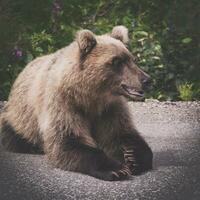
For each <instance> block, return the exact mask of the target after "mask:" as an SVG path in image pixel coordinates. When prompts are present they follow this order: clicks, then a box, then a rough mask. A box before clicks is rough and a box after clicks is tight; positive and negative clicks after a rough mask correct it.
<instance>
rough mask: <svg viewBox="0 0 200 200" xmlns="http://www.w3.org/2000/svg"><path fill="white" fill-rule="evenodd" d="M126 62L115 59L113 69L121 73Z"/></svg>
mask: <svg viewBox="0 0 200 200" xmlns="http://www.w3.org/2000/svg"><path fill="white" fill-rule="evenodd" d="M123 65H124V62H123V60H122V59H121V58H118V57H115V58H113V60H112V68H113V70H114V71H116V72H120V71H121V70H122V68H123Z"/></svg>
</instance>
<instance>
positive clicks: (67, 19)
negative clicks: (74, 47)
mask: <svg viewBox="0 0 200 200" xmlns="http://www.w3.org/2000/svg"><path fill="white" fill-rule="evenodd" d="M197 5H199V2H198V0H191V1H187V0H173V1H172V0H170V1H163V0H149V1H144V0H134V1H133V0H127V1H123V0H94V1H91V0H90V1H89V0H85V1H81V0H68V1H65V0H43V1H39V0H34V1H33V0H29V1H27V0H18V1H12V0H1V2H0V11H1V12H0V27H1V29H0V46H1V49H0V58H1V59H0V100H1V99H6V98H7V97H8V94H9V91H10V87H11V85H12V84H13V81H14V80H15V78H16V76H17V75H18V74H19V72H20V71H21V70H22V69H23V68H24V66H25V65H26V64H27V63H28V62H30V61H31V60H33V59H34V58H35V57H37V56H41V55H45V54H48V53H52V52H54V51H56V50H57V49H59V48H62V47H64V46H66V45H68V44H69V43H70V42H71V41H72V40H73V38H74V35H75V33H76V31H77V30H79V29H81V28H87V29H90V30H92V31H94V32H95V33H96V34H103V33H107V32H110V31H111V29H112V28H113V26H115V25H120V24H123V25H125V26H127V27H128V29H129V30H130V39H131V43H130V50H131V51H132V52H133V54H135V55H136V56H137V58H138V65H139V66H140V67H141V68H143V69H144V70H145V71H147V72H148V73H149V74H150V75H151V77H152V80H153V85H152V89H151V91H150V92H149V94H148V96H149V97H151V98H157V99H159V100H179V99H181V100H196V99H200V94H199V93H200V89H199V88H200V75H199V74H200V67H199V64H200V57H199V44H200V37H199V35H200V26H199V21H200V19H199V7H198V6H197ZM188 83H190V84H188Z"/></svg>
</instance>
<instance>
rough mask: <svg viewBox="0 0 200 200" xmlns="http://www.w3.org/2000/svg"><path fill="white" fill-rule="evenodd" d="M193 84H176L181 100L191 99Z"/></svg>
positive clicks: (192, 96) (192, 97)
mask: <svg viewBox="0 0 200 200" xmlns="http://www.w3.org/2000/svg"><path fill="white" fill-rule="evenodd" d="M192 87H193V84H190V83H184V84H180V85H179V86H178V91H179V93H180V98H181V100H183V101H191V100H193V99H194V92H193V90H192Z"/></svg>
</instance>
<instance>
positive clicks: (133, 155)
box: [122, 146, 153, 175]
mask: <svg viewBox="0 0 200 200" xmlns="http://www.w3.org/2000/svg"><path fill="white" fill-rule="evenodd" d="M122 149H123V153H124V160H125V163H126V165H127V166H128V167H129V169H130V170H131V173H132V174H133V175H138V174H141V173H143V172H145V171H147V170H150V169H152V159H153V153H152V151H151V149H150V148H149V147H145V148H136V147H134V146H124V147H123V148H122Z"/></svg>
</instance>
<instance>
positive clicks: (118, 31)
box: [111, 26, 129, 45]
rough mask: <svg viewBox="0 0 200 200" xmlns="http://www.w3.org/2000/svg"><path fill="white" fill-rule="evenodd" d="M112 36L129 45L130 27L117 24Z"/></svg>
mask: <svg viewBox="0 0 200 200" xmlns="http://www.w3.org/2000/svg"><path fill="white" fill-rule="evenodd" d="M111 37H113V38H115V39H117V40H120V41H121V42H123V43H124V44H126V45H127V44H128V42H129V37H128V29H127V28H126V27H125V26H115V27H114V28H113V30H112V33H111Z"/></svg>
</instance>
